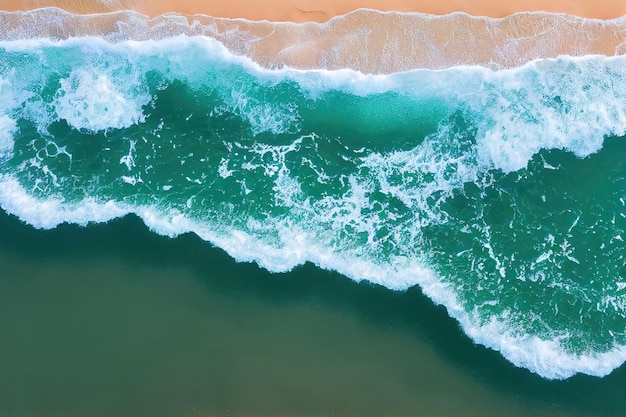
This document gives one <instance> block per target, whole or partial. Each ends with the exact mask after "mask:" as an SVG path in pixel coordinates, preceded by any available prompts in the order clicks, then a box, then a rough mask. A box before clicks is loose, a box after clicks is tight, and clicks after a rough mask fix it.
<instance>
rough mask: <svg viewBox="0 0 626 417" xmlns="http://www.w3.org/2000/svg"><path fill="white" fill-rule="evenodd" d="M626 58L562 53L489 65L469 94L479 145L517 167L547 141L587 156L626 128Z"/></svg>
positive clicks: (489, 157) (491, 162)
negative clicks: (512, 65) (520, 63)
mask: <svg viewBox="0 0 626 417" xmlns="http://www.w3.org/2000/svg"><path fill="white" fill-rule="evenodd" d="M625 65H626V59H625V58H624V57H615V58H606V57H599V56H595V57H584V58H571V57H560V58H558V59H551V60H541V61H536V62H532V63H529V64H527V65H525V66H524V67H521V68H518V69H513V70H503V71H498V72H491V71H485V72H484V85H483V87H482V89H481V91H480V93H481V94H480V96H479V97H476V98H470V99H469V100H468V102H469V103H470V107H471V108H472V111H473V112H474V113H475V118H476V120H478V124H477V126H478V133H477V137H478V153H479V159H480V161H481V162H482V163H483V164H484V165H485V166H487V167H493V168H497V169H500V170H502V171H503V172H512V171H517V170H519V169H521V168H524V167H526V165H527V164H528V161H530V159H531V158H532V157H533V155H535V154H537V153H538V152H539V151H540V150H541V149H565V150H568V151H570V152H573V153H574V154H575V155H576V156H578V157H581V158H582V157H585V156H588V155H590V154H592V153H595V152H598V151H599V150H600V149H601V148H602V144H603V143H604V138H605V137H606V136H622V135H624V133H625V132H626V107H625V105H624V103H626V71H625V70H624V68H625Z"/></svg>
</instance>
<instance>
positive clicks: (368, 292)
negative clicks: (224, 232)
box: [0, 214, 626, 417]
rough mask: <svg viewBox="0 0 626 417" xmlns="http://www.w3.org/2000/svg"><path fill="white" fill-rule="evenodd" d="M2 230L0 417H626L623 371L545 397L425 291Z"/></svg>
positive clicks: (122, 229) (107, 228)
mask: <svg viewBox="0 0 626 417" xmlns="http://www.w3.org/2000/svg"><path fill="white" fill-rule="evenodd" d="M0 229H1V230H2V234H1V235H0V268H1V271H2V273H1V274H0V289H1V291H0V332H1V334H2V338H1V339H0V367H1V368H2V372H1V373H0V414H2V415H12V416H26V415H28V416H109V415H110V416H112V415H116V416H173V415H174V416H176V415H180V416H185V415H189V416H191V415H200V416H209V415H210V416H215V415H238V416H246V415H249V416H251V415H267V416H280V415H285V416H287V415H290V416H293V415H332V414H333V413H334V414H335V415H358V416H368V415H372V416H379V415H382V414H385V415H415V414H425V415H429V416H449V415H467V416H470V415H475V416H499V415H503V414H506V415H510V416H527V415H533V416H607V417H608V416H618V415H624V414H625V413H626V391H625V390H626V388H625V387H626V369H625V368H624V367H621V368H620V369H618V370H616V371H614V372H613V373H612V374H611V375H609V376H607V377H604V378H601V379H599V378H594V377H588V376H576V377H573V378H571V379H569V380H567V381H565V382H563V381H546V380H544V379H542V378H541V377H539V376H537V375H534V374H532V373H530V372H529V371H527V370H524V369H520V368H515V367H514V366H512V365H511V364H510V363H509V362H507V361H505V360H504V359H503V358H502V357H501V356H500V355H499V354H498V353H497V352H494V351H491V350H488V349H486V348H484V347H481V346H477V345H474V344H473V343H472V342H471V340H470V339H469V338H467V337H466V336H464V335H463V334H462V332H461V330H460V329H459V328H458V325H457V324H456V322H455V321H454V320H453V319H451V318H449V317H448V315H447V314H446V311H445V309H443V308H442V307H435V306H434V305H433V304H432V302H431V301H430V300H429V299H428V298H426V297H425V296H423V295H422V294H421V293H420V291H419V289H417V288H412V289H410V290H408V291H406V292H395V291H390V290H388V289H386V288H383V287H381V286H376V285H372V284H367V283H361V284H357V283H354V282H352V281H350V280H346V279H345V278H344V277H342V276H340V275H338V274H334V273H329V272H325V271H322V270H319V269H317V268H315V267H313V266H312V265H305V266H303V267H300V268H297V269H296V270H294V271H292V272H290V273H287V274H270V273H268V272H266V271H265V270H263V269H260V268H258V267H257V266H255V265H253V264H248V263H236V262H234V261H233V260H232V259H231V258H230V257H228V256H227V255H226V254H224V253H223V252H222V251H221V250H218V249H214V248H211V247H210V246H209V245H208V244H206V243H205V242H203V241H201V240H200V239H198V238H197V237H194V236H193V235H184V236H181V237H178V238H176V239H169V238H166V237H160V236H157V235H154V234H153V233H151V232H149V231H148V230H147V229H146V228H145V226H143V224H142V223H141V221H139V220H138V219H136V218H132V217H131V218H126V219H123V220H116V221H114V222H112V223H110V224H107V225H94V226H90V227H88V228H81V227H78V226H60V227H59V228H57V229H55V230H50V231H37V230H33V229H32V228H31V227H30V226H27V225H23V224H21V223H20V222H19V221H17V220H16V219H15V218H13V217H9V216H7V215H4V214H2V215H1V216H0Z"/></svg>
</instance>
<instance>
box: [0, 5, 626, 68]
mask: <svg viewBox="0 0 626 417" xmlns="http://www.w3.org/2000/svg"><path fill="white" fill-rule="evenodd" d="M305 3H306V2H302V3H299V2H297V1H294V2H290V1H282V2H280V1H279V2H276V7H271V8H267V7H266V8H261V7H256V8H255V7H251V6H250V7H246V8H244V9H241V10H240V8H242V7H243V6H244V5H245V4H248V3H246V2H243V1H239V2H237V1H233V2H199V1H188V2H183V3H180V4H179V5H177V6H176V10H174V11H176V12H179V13H188V14H191V13H205V14H207V15H204V14H203V15H194V16H192V15H184V14H176V13H174V14H172V13H169V14H166V15H159V14H160V13H162V12H165V11H167V10H170V8H168V7H166V6H167V4H169V3H166V2H158V1H157V2H147V1H107V2H97V1H62V0H61V1H56V2H47V1H10V2H6V4H5V5H4V6H3V9H4V10H9V11H13V10H27V9H28V10H30V9H31V8H33V7H38V6H44V5H46V6H50V5H56V6H61V7H63V8H65V9H66V10H69V11H72V12H77V13H91V12H103V11H112V10H118V9H126V8H132V9H134V10H135V11H136V12H129V11H122V12H116V13H108V14H90V15H74V14H69V13H68V12H65V11H61V10H60V9H43V10H42V9H40V10H37V11H34V12H28V13H6V12H5V13H0V39H5V40H10V39H23V38H31V37H50V38H54V39H57V38H67V37H71V36H101V37H104V38H106V39H108V40H111V41H114V42H115V41H121V40H127V39H132V40H145V39H160V38H164V37H168V36H176V35H180V34H187V35H202V36H207V37H210V38H214V39H216V40H218V41H220V42H221V43H223V44H224V45H225V46H226V47H227V48H228V49H229V50H230V51H231V52H233V53H235V54H238V55H244V56H247V57H249V58H251V59H252V60H253V61H255V62H256V63H258V64H260V65H262V66H264V67H266V68H281V67H284V66H287V67H291V68H298V69H331V70H335V69H342V68H350V69H354V70H358V71H362V72H365V73H390V72H397V71H406V70H412V69H417V68H427V69H444V68H449V67H452V66H457V65H482V66H486V67H489V68H492V69H501V68H511V67H517V66H520V65H523V64H525V63H527V62H529V61H532V60H534V59H538V58H555V57H558V56H559V55H572V56H583V55H591V54H602V55H607V56H612V55H619V54H623V53H624V52H625V51H626V20H625V19H624V18H618V17H619V16H622V15H623V14H624V7H626V3H623V2H617V1H608V2H587V1H568V2H565V1H563V2H554V3H550V6H549V7H546V8H544V9H546V10H550V11H554V12H562V13H560V14H554V13H545V12H529V11H528V10H536V9H538V8H539V7H540V2H523V3H522V2H513V3H510V4H509V3H507V4H509V6H506V7H505V6H502V5H500V4H499V3H497V2H487V1H481V2H454V1H447V2H406V1H397V2H396V3H393V2H392V3H385V6H384V8H387V9H392V8H393V9H395V10H401V11H406V10H411V11H414V12H422V13H411V14H407V13H397V12H389V13H384V12H380V11H375V10H358V11H355V12H352V13H349V14H347V15H344V16H337V17H334V18H332V19H331V20H329V21H327V22H325V23H321V24H320V23H315V22H311V21H309V22H306V23H299V24H294V23H291V22H282V23H281V22H278V23H277V22H269V21H261V20H258V19H270V20H285V19H291V20H293V21H302V20H306V19H309V20H326V19H327V18H330V17H332V16H335V15H336V14H337V13H342V12H345V11H349V10H350V9H352V8H355V7H357V4H358V6H372V7H374V6H377V5H376V4H375V2H372V4H370V3H367V2H358V3H356V2H348V1H346V2H338V3H336V4H335V3H334V2H322V3H319V7H320V8H322V9H324V17H323V19H322V18H320V19H317V18H316V17H315V16H316V14H315V13H312V12H311V13H303V12H298V13H300V14H299V15H298V14H297V13H296V14H293V13H292V12H293V10H292V9H293V8H294V7H295V8H296V9H299V10H309V9H307V6H306V4H305ZM433 3H437V5H438V6H436V7H435V6H433ZM315 4H317V2H316V3H315ZM218 5H220V6H219V7H222V9H219V7H218ZM105 6H106V7H105ZM231 6H232V7H231ZM248 6H249V5H248ZM279 6H280V7H279ZM326 6H328V7H326ZM340 6H341V7H340ZM378 6H380V7H383V6H382V3H381V4H379V5H378ZM444 6H445V7H444ZM281 7H282V8H281ZM433 7H434V8H433ZM244 10H246V12H245V13H244ZM290 10H291V11H290ZM454 10H463V11H466V12H469V13H471V14H473V15H478V16H480V15H487V16H493V17H494V18H491V17H476V16H471V15H468V14H463V13H455V14H446V15H429V14H423V13H449V12H452V11H454ZM523 10H526V11H524V12H522V11H523ZM240 11H241V13H239V12H240ZM516 11H517V12H519V13H516V14H513V15H510V13H512V12H516ZM137 12H140V13H137ZM283 12H284V14H280V13H283ZM563 12H567V13H570V14H563ZM141 13H144V14H147V15H149V16H155V17H147V16H145V15H144V14H141ZM251 13H256V14H254V15H253V14H251ZM272 13H279V14H280V15H273V14H272ZM294 13H295V12H294ZM208 15H210V16H208ZM234 16H237V17H247V18H254V19H257V20H245V19H243V20H242V19H232V18H230V17H234ZM581 16H584V17H581ZM496 17H497V18H496ZM600 17H601V18H613V19H612V20H600V19H596V18H600ZM305 18H306V19H305ZM590 18H594V19H590Z"/></svg>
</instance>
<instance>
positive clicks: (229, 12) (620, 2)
mask: <svg viewBox="0 0 626 417" xmlns="http://www.w3.org/2000/svg"><path fill="white" fill-rule="evenodd" d="M0 3H1V4H0V9H3V10H6V11H17V10H32V9H35V8H40V7H60V8H62V9H65V10H68V11H70V12H72V13H102V12H107V11H109V12H110V11H119V10H129V9H130V10H136V11H138V12H140V13H143V14H146V15H148V16H151V17H154V16H158V15H160V14H163V13H166V12H172V11H174V12H177V13H181V14H206V15H209V16H214V17H227V18H246V19H250V20H271V21H292V22H308V21H314V22H323V21H326V20H328V19H330V18H331V17H334V16H338V15H342V14H346V13H348V12H350V11H353V10H356V9H359V8H367V9H376V10H382V11H399V12H421V13H431V14H448V13H452V12H457V11H461V12H466V13H468V14H471V15H474V16H490V17H504V16H508V15H510V14H512V13H515V12H520V11H545V12H554V13H568V14H573V15H576V16H581V17H587V18H595V19H611V18H615V17H620V16H623V15H624V14H626V1H624V0H596V1H593V0H550V1H546V0H507V1H501V0H463V1H462V0H271V1H268V2H263V1H260V0H226V1H224V0H184V1H176V2H174V1H171V0H3V1H2V2H0Z"/></svg>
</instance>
